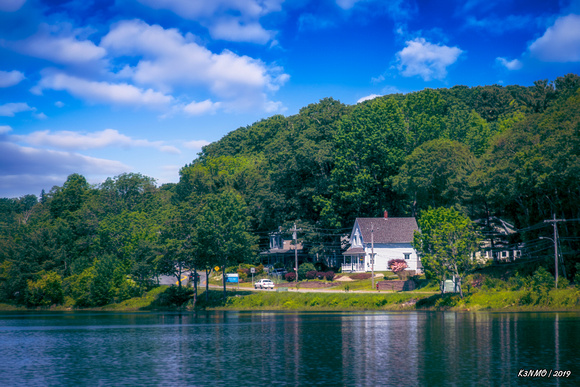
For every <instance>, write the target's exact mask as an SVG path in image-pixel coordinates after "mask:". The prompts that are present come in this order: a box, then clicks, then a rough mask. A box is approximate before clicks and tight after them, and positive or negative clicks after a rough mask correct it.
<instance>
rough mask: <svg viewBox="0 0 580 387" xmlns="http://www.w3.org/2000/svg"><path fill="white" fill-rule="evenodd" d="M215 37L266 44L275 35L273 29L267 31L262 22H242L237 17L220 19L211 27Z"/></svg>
mask: <svg viewBox="0 0 580 387" xmlns="http://www.w3.org/2000/svg"><path fill="white" fill-rule="evenodd" d="M209 31H210V33H211V36H212V37H213V38H214V39H222V40H228V41H230V42H254V43H261V44H266V43H268V42H269V41H270V40H271V39H272V38H273V37H274V33H273V32H272V31H266V30H265V29H264V28H263V27H262V26H261V25H260V23H257V22H254V23H248V24H245V23H242V22H241V20H238V19H236V18H225V19H222V20H219V21H218V22H216V23H215V24H214V25H212V26H211V27H210V28H209Z"/></svg>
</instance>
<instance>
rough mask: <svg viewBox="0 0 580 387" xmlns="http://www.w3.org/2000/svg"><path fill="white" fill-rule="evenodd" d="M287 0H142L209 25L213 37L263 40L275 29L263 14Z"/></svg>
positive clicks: (255, 41) (233, 39)
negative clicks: (263, 23)
mask: <svg viewBox="0 0 580 387" xmlns="http://www.w3.org/2000/svg"><path fill="white" fill-rule="evenodd" d="M283 1H284V0H245V1H240V0H212V1H191V0H139V2H141V3H142V4H145V5H147V6H149V7H151V8H154V9H168V10H170V11H172V12H174V13H176V14H177V15H179V16H181V17H182V18H185V19H190V20H196V21H198V22H200V23H201V24H202V25H203V26H205V27H207V28H208V30H209V32H210V34H211V35H212V37H213V38H214V39H224V40H230V41H244V42H253V43H260V44H264V43H267V42H268V41H270V39H272V37H273V35H274V33H273V32H272V31H266V30H265V29H264V28H263V27H262V26H261V25H260V23H259V20H260V18H261V17H262V16H264V15H267V14H269V13H272V12H277V11H280V10H281V9H282V7H281V4H282V2H283Z"/></svg>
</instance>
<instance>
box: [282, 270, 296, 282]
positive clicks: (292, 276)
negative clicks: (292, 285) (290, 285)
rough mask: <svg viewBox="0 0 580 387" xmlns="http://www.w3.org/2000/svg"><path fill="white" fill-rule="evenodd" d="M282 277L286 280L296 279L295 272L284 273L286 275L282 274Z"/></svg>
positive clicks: (292, 280)
mask: <svg viewBox="0 0 580 387" xmlns="http://www.w3.org/2000/svg"><path fill="white" fill-rule="evenodd" d="M284 279H285V280H286V281H288V282H294V281H296V273H292V272H290V273H286V275H285V276H284Z"/></svg>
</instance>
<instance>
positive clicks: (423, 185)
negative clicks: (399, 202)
mask: <svg viewBox="0 0 580 387" xmlns="http://www.w3.org/2000/svg"><path fill="white" fill-rule="evenodd" d="M474 164H475V158H474V156H473V154H472V153H471V152H470V151H469V149H468V148H467V146H465V145H463V144H461V143H458V142H456V141H451V140H447V139H438V140H433V141H428V142H426V143H424V144H422V145H421V146H419V147H418V148H416V149H415V150H414V151H413V153H411V154H410V155H409V156H407V157H406V158H405V164H404V165H403V166H402V167H401V172H400V173H399V175H397V176H395V177H394V178H393V185H394V186H395V188H396V189H397V190H399V191H400V192H401V193H405V194H406V195H407V196H408V197H410V198H411V200H412V201H413V205H412V213H413V215H415V214H416V213H417V211H418V210H420V209H424V208H427V207H429V206H431V207H438V206H453V205H456V204H461V203H462V201H463V199H464V198H465V196H466V193H467V190H468V185H467V179H468V177H469V176H470V174H471V173H472V171H473V169H474Z"/></svg>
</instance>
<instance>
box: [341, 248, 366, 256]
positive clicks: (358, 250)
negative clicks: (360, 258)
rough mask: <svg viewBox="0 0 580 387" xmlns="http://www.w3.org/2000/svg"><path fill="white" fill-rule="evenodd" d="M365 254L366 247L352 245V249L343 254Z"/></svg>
mask: <svg viewBox="0 0 580 387" xmlns="http://www.w3.org/2000/svg"><path fill="white" fill-rule="evenodd" d="M361 254H365V249H363V248H362V247H354V248H353V247H351V248H350V249H348V250H346V251H345V252H344V253H342V255H361Z"/></svg>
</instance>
